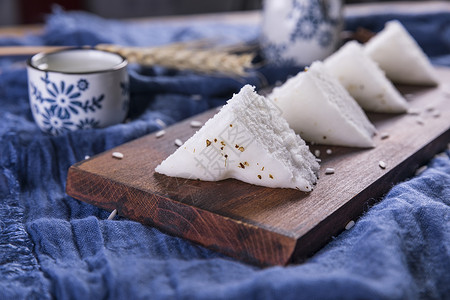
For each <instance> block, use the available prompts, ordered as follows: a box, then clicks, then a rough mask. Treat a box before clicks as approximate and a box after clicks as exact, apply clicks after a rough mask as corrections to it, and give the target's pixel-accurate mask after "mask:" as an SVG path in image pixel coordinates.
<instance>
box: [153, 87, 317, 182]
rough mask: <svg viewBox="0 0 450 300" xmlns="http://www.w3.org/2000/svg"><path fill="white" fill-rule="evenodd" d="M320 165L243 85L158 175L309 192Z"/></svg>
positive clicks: (266, 103) (276, 114)
mask: <svg viewBox="0 0 450 300" xmlns="http://www.w3.org/2000/svg"><path fill="white" fill-rule="evenodd" d="M318 169H319V164H318V163H317V161H316V159H315V157H314V155H313V154H312V153H311V152H310V150H309V148H308V146H307V145H306V144H305V142H304V141H303V140H302V139H301V138H300V137H299V136H298V135H296V134H295V133H294V131H293V130H292V129H290V128H289V125H288V123H287V122H286V120H285V119H284V118H283V117H281V112H280V111H279V109H278V108H277V106H276V105H274V103H273V101H271V100H269V99H267V98H265V97H263V96H260V95H258V94H257V93H256V92H255V91H254V87H252V86H249V85H246V86H244V87H243V88H242V89H241V91H240V92H239V93H238V94H235V95H234V96H233V98H232V99H231V100H229V101H228V103H227V104H226V105H225V106H224V107H223V108H222V109H221V110H220V111H219V112H218V113H217V114H216V115H215V116H214V117H213V118H211V119H210V120H208V121H207V122H206V123H205V125H204V126H203V127H202V128H200V130H199V131H197V132H196V133H195V134H194V135H193V136H192V137H191V138H190V139H188V140H187V141H186V142H185V143H184V144H183V145H182V146H181V147H179V148H178V149H177V150H176V151H175V152H174V153H173V154H172V155H170V156H169V157H168V158H167V159H166V160H164V161H163V162H162V163H161V164H160V165H159V166H158V167H156V172H158V173H161V174H165V175H168V176H175V177H183V178H188V179H200V180H206V181H218V180H222V179H226V178H235V179H238V180H241V181H244V182H247V183H251V184H256V185H262V186H267V187H273V188H276V187H279V188H293V189H298V190H301V191H311V190H312V189H313V185H314V184H315V183H316V180H317V172H318Z"/></svg>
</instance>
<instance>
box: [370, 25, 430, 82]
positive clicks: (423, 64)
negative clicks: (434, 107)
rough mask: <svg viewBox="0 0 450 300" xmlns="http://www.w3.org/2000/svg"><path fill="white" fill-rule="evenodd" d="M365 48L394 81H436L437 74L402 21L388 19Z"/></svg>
mask: <svg viewBox="0 0 450 300" xmlns="http://www.w3.org/2000/svg"><path fill="white" fill-rule="evenodd" d="M364 48H365V52H366V54H368V55H369V56H370V57H371V58H372V59H373V60H374V61H375V62H377V63H378V65H379V66H380V68H381V69H383V70H384V72H385V73H386V76H387V77H388V78H389V79H390V80H392V81H393V82H395V83H404V84H415V85H437V84H438V78H437V75H436V72H435V70H434V68H433V66H432V65H431V63H430V61H429V60H428V57H427V56H426V54H425V53H424V52H423V51H422V49H421V48H420V46H419V45H418V44H417V42H416V41H415V40H414V38H413V37H412V36H411V35H410V34H409V33H408V31H407V30H406V29H405V28H404V27H403V25H402V24H401V23H400V22H399V21H397V20H393V21H389V22H387V23H386V25H385V27H384V29H383V30H382V31H380V32H379V33H378V34H377V35H375V36H374V37H373V38H372V39H370V40H369V41H368V42H367V43H366V45H365V47H364Z"/></svg>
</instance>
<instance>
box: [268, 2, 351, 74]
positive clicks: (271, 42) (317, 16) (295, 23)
mask: <svg viewBox="0 0 450 300" xmlns="http://www.w3.org/2000/svg"><path fill="white" fill-rule="evenodd" d="M263 4H264V6H263V22H262V31H261V39H260V45H261V49H262V53H263V55H264V57H265V59H266V60H267V61H268V62H269V63H272V64H275V65H288V66H308V65H310V64H311V63H312V62H313V61H315V60H323V59H324V58H326V57H327V56H329V55H330V54H332V53H333V52H334V51H335V50H336V49H337V47H338V45H339V42H340V38H339V36H340V32H341V31H342V28H343V17H342V1H341V0H264V3H263Z"/></svg>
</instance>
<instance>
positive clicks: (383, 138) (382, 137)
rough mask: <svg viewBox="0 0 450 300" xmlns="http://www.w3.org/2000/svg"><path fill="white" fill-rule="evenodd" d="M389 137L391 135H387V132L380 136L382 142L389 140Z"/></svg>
mask: <svg viewBox="0 0 450 300" xmlns="http://www.w3.org/2000/svg"><path fill="white" fill-rule="evenodd" d="M388 137H389V133H387V132H382V133H381V135H380V138H381V139H382V140H385V139H387V138H388Z"/></svg>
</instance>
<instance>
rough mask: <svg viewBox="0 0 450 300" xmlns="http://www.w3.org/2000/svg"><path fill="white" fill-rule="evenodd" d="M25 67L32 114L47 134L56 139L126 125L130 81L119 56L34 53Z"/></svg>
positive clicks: (93, 51) (74, 51)
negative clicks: (71, 132) (63, 135)
mask: <svg viewBox="0 0 450 300" xmlns="http://www.w3.org/2000/svg"><path fill="white" fill-rule="evenodd" d="M27 63H28V67H27V71H28V89H29V100H30V108H31V112H32V114H33V117H34V120H35V122H36V124H37V125H38V127H39V128H40V129H41V130H42V131H44V132H45V133H48V134H52V135H59V134H63V133H65V132H67V131H74V130H79V129H90V128H102V127H106V126H110V125H114V124H118V123H120V122H123V121H124V120H125V117H126V114H127V113H128V106H129V77H128V72H127V61H126V59H125V58H123V57H122V56H120V55H118V54H115V53H110V52H105V51H101V50H96V49H88V48H71V49H66V50H61V51H56V52H51V53H39V54H36V55H35V56H33V57H32V58H31V59H30V60H28V62H27Z"/></svg>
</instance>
